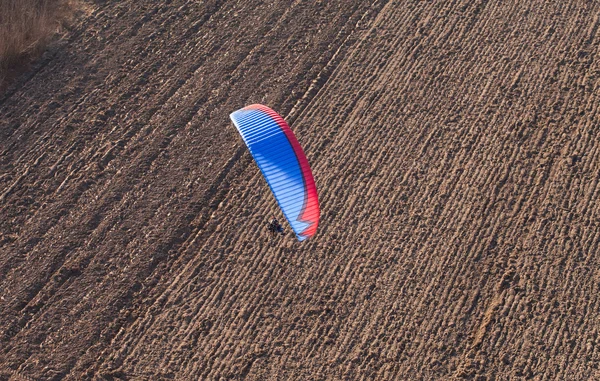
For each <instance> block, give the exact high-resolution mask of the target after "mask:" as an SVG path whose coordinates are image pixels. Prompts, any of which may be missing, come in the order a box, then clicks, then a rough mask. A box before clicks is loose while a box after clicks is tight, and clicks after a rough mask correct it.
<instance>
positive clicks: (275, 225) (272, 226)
mask: <svg viewBox="0 0 600 381" xmlns="http://www.w3.org/2000/svg"><path fill="white" fill-rule="evenodd" d="M269 231H270V232H271V236H272V237H274V236H275V234H277V233H280V234H281V235H283V227H282V226H281V224H280V223H279V221H277V219H276V218H275V217H273V219H272V220H271V222H269Z"/></svg>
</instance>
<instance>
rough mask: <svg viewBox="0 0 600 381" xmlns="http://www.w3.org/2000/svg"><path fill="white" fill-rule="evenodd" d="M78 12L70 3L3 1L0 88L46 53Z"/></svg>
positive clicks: (0, 0)
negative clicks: (58, 34)
mask: <svg viewBox="0 0 600 381" xmlns="http://www.w3.org/2000/svg"><path fill="white" fill-rule="evenodd" d="M74 9H75V6H74V2H73V1H69V0H0V84H1V83H2V82H4V80H5V79H6V77H7V75H8V73H9V72H10V71H11V70H12V69H15V68H18V66H21V65H23V64H25V63H26V62H28V61H29V60H30V59H32V58H34V57H36V56H37V55H39V54H40V53H41V52H42V51H43V49H44V48H45V47H46V44H47V43H48V41H49V40H50V38H52V36H54V35H55V34H56V33H57V32H58V31H59V30H60V29H61V27H62V26H63V25H64V23H65V22H67V21H68V20H70V19H71V15H72V14H73V10H74Z"/></svg>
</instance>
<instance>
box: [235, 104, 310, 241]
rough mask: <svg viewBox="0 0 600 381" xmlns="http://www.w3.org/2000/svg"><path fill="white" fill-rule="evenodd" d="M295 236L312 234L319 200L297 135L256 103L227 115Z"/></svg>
mask: <svg viewBox="0 0 600 381" xmlns="http://www.w3.org/2000/svg"><path fill="white" fill-rule="evenodd" d="M230 118H231V120H232V121H233V124H234V125H235V127H236V128H237V129H238V131H239V133H240V134H241V135H242V138H243V139H244V143H246V145H247V146H248V149H249V150H250V153H251V154H252V157H253V158H254V160H255V161H256V164H257V165H258V167H259V168H260V170H261V172H262V174H263V176H264V177H265V180H267V183H268V184H269V187H270V188H271V191H272V192H273V195H275V198H276V199H277V203H278V204H279V207H280V208H281V210H282V212H283V214H284V215H285V217H286V219H287V220H288V222H289V223H290V225H291V226H292V229H293V230H294V233H296V236H297V237H298V240H300V241H304V240H305V239H306V238H309V237H311V236H313V235H314V234H315V232H316V231H317V226H318V224H319V214H320V210H319V200H318V196H317V188H316V187H315V181H314V178H313V175H312V172H311V170H310V167H309V165H308V160H307V159H306V155H304V151H302V148H301V147H300V144H299V143H298V140H297V139H296V136H294V133H293V132H292V130H291V129H290V127H289V126H288V124H287V123H286V122H285V121H284V120H283V118H282V117H281V116H280V115H279V114H277V113H276V112H275V111H273V110H271V109H270V108H268V107H267V106H263V105H259V104H255V105H250V106H247V107H244V108H242V109H240V110H237V111H235V112H233V113H232V114H231V115H230Z"/></svg>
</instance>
